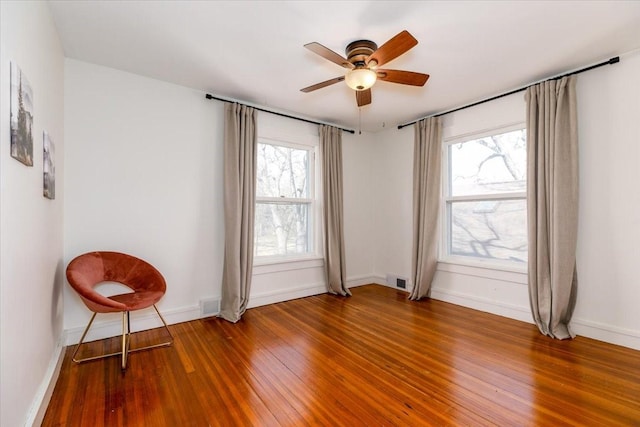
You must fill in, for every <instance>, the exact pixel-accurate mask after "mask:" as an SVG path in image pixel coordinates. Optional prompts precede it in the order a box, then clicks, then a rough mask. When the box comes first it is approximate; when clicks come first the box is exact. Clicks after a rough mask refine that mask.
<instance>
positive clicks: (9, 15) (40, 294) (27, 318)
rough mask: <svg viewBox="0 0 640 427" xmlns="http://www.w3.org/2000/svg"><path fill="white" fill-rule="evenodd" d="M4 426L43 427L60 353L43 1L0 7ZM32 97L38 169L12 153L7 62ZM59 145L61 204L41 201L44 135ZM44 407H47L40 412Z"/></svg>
mask: <svg viewBox="0 0 640 427" xmlns="http://www.w3.org/2000/svg"><path fill="white" fill-rule="evenodd" d="M0 17H1V18H0V19H1V24H0V28H1V30H0V31H1V32H0V43H1V48H0V51H1V57H0V93H1V94H2V95H1V97H0V106H1V108H0V110H1V112H0V128H1V130H2V132H1V135H2V138H1V140H2V144H1V150H0V237H1V239H0V304H1V308H0V313H1V319H2V320H1V322H0V323H1V326H0V331H1V332H0V335H1V343H0V363H1V371H2V372H1V374H0V378H1V379H0V384H1V385H0V395H1V403H0V425H3V426H19V425H24V424H25V423H26V424H31V423H32V422H35V423H38V419H39V418H40V417H41V416H42V415H43V412H42V411H43V410H44V409H45V408H46V404H47V402H48V396H49V393H50V391H51V389H49V388H48V386H49V385H50V384H54V383H55V376H56V372H57V370H56V363H57V361H58V359H59V358H58V356H59V354H60V351H61V347H60V343H59V339H60V336H61V333H62V316H63V314H62V313H63V304H62V290H61V288H62V286H63V276H62V272H63V268H64V264H63V259H62V250H63V243H62V240H63V229H62V227H63V222H62V217H63V200H64V179H63V178H64V176H63V175H64V162H63V153H64V145H65V144H64V142H65V135H64V127H63V83H64V59H63V52H62V48H61V46H60V43H59V40H58V34H57V32H56V29H55V27H54V24H53V20H52V18H51V15H50V12H49V8H48V6H47V4H46V3H44V2H6V1H2V2H0ZM10 61H14V62H15V63H16V64H17V65H18V66H19V67H20V68H21V69H22V72H23V73H24V74H25V75H26V77H27V78H28V80H29V82H30V84H31V87H32V90H33V98H34V102H33V107H34V111H33V113H34V121H33V128H32V133H33V137H34V144H33V154H34V164H33V167H27V166H24V165H23V164H21V163H19V162H18V161H16V160H15V159H13V158H11V156H10V154H9V139H10V136H9V135H10V130H9V105H10V104H9V93H10V91H9V87H10V78H9V62H10ZM45 130H46V131H47V132H48V133H49V135H50V137H51V140H52V141H53V142H54V144H55V154H56V157H55V166H56V199H55V200H48V199H45V198H44V197H43V195H42V181H43V178H42V174H43V169H42V167H43V164H42V157H43V156H42V133H43V131H45ZM40 403H44V406H42V407H41V406H40Z"/></svg>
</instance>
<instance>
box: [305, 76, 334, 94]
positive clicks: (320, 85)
mask: <svg viewBox="0 0 640 427" xmlns="http://www.w3.org/2000/svg"><path fill="white" fill-rule="evenodd" d="M343 80H344V76H340V77H336V78H335V79H331V80H327V81H325V82H322V83H316V84H314V85H311V86H308V87H305V88H304V89H300V91H301V92H304V93H308V92H312V91H314V90H317V89H322V88H323V87H327V86H330V85H332V84H334V83H338V82H341V81H343Z"/></svg>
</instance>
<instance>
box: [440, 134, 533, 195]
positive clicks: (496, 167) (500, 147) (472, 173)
mask: <svg viewBox="0 0 640 427" xmlns="http://www.w3.org/2000/svg"><path fill="white" fill-rule="evenodd" d="M449 153H450V159H451V175H450V183H451V195H452V196H466V195H474V194H491V193H506V192H513V191H526V178H527V177H526V173H527V163H526V161H527V160H526V158H527V157H526V155H527V150H526V134H525V130H524V129H520V130H516V131H513V132H507V133H503V134H500V135H493V136H487V137H485V138H479V139H475V140H472V141H466V142H461V143H459V144H453V145H450V146H449Z"/></svg>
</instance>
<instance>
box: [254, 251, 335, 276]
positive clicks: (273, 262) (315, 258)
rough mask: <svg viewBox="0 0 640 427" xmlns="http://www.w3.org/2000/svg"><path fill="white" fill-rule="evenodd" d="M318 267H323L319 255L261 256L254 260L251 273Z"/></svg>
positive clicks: (321, 258)
mask: <svg viewBox="0 0 640 427" xmlns="http://www.w3.org/2000/svg"><path fill="white" fill-rule="evenodd" d="M318 267H324V258H323V257H322V256H319V255H310V256H308V257H304V258H263V259H259V260H257V261H256V260H254V262H253V274H254V275H259V274H269V273H277V272H280V271H290V270H304V269H308V268H318Z"/></svg>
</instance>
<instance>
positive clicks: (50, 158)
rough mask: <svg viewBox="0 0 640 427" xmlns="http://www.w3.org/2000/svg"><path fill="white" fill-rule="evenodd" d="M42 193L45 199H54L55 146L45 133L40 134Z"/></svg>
mask: <svg viewBox="0 0 640 427" xmlns="http://www.w3.org/2000/svg"><path fill="white" fill-rule="evenodd" d="M42 170H43V177H44V179H43V186H42V188H43V191H42V195H43V196H44V197H46V198H47V199H51V200H53V199H55V198H56V146H55V144H54V143H53V141H52V140H51V138H50V137H49V134H48V133H47V132H43V133H42Z"/></svg>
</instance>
